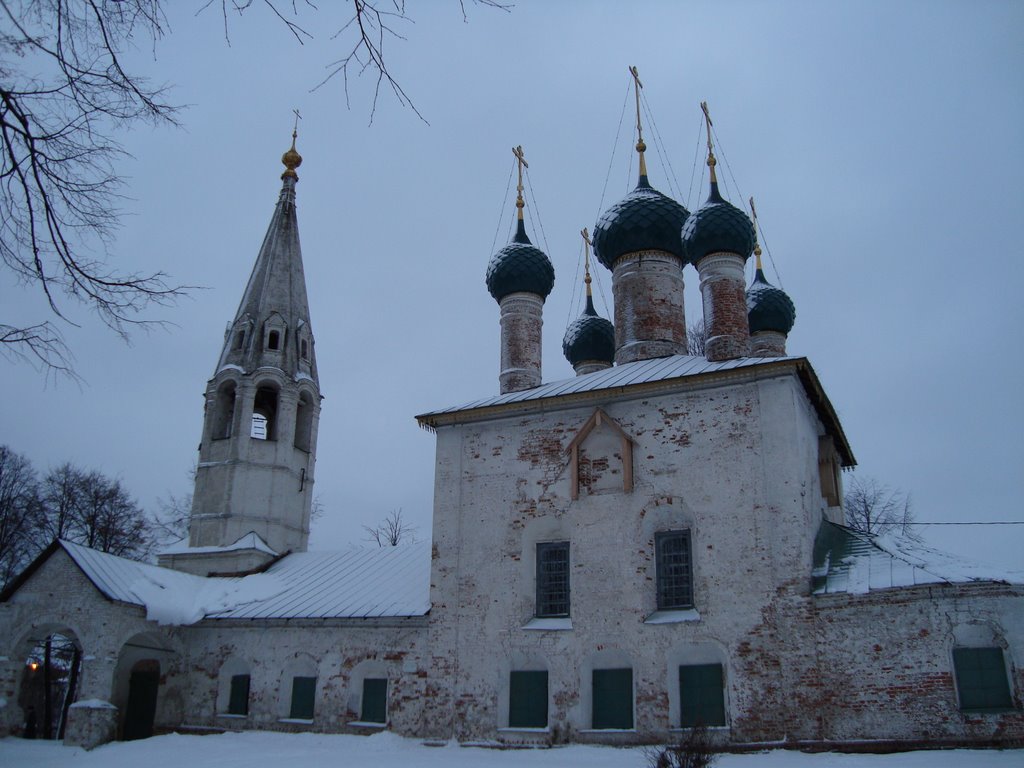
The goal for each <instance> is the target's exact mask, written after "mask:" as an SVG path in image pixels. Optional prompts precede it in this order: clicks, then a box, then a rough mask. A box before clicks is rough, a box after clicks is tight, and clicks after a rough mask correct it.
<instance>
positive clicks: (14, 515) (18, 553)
mask: <svg viewBox="0 0 1024 768" xmlns="http://www.w3.org/2000/svg"><path fill="white" fill-rule="evenodd" d="M37 487H38V485H37V480H36V472H35V469H33V468H32V464H31V462H30V461H29V460H28V459H27V458H26V457H24V456H22V455H21V454H18V453H15V452H14V451H12V450H11V449H10V448H8V447H7V446H6V445H0V589H2V588H3V587H4V586H6V585H7V583H8V582H9V581H10V580H11V578H13V577H14V576H15V575H16V574H17V573H18V572H19V571H20V570H21V569H22V568H24V567H25V566H26V565H27V564H28V562H29V560H31V559H32V557H33V556H34V555H35V549H34V545H33V537H32V535H31V534H32V531H33V530H34V529H35V528H36V526H37V518H38V514H39V496H38V491H37Z"/></svg>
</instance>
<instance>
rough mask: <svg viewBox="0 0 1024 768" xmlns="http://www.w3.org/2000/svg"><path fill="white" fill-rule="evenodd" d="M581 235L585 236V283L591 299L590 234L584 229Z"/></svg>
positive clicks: (588, 296)
mask: <svg viewBox="0 0 1024 768" xmlns="http://www.w3.org/2000/svg"><path fill="white" fill-rule="evenodd" d="M580 234H581V235H583V282H584V283H585V284H586V286H587V298H588V299H589V298H590V297H591V296H592V294H591V291H590V246H591V242H590V233H589V232H587V228H586V227H584V228H583V229H582V230H580Z"/></svg>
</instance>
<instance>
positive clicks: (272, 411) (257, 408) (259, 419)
mask: <svg viewBox="0 0 1024 768" xmlns="http://www.w3.org/2000/svg"><path fill="white" fill-rule="evenodd" d="M280 395H281V388H280V386H279V385H278V384H277V382H275V381H273V380H271V379H266V380H263V381H261V382H259V383H258V384H257V385H256V394H255V395H254V396H253V402H252V426H251V429H250V432H249V436H250V437H251V438H253V439H255V440H268V441H273V440H277V433H278V423H277V422H278V411H279V410H280V399H281V397H280Z"/></svg>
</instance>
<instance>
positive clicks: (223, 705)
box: [216, 656, 252, 718]
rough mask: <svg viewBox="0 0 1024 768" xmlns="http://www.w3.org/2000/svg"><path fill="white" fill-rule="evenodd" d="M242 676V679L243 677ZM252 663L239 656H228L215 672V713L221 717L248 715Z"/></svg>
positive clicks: (243, 716)
mask: <svg viewBox="0 0 1024 768" xmlns="http://www.w3.org/2000/svg"><path fill="white" fill-rule="evenodd" d="M243 678H244V679H243ZM251 679H252V664H251V663H250V662H249V660H248V659H245V658H243V657H241V656H229V657H228V658H227V659H226V660H225V661H224V663H223V664H221V666H220V670H219V671H218V672H217V702H216V713H217V715H219V716H221V717H242V718H245V717H248V716H249V706H250V698H251V691H250V681H251Z"/></svg>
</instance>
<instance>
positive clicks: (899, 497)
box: [843, 475, 917, 538]
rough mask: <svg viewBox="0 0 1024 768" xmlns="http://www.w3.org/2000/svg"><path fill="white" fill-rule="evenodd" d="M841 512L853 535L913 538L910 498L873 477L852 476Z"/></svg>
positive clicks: (908, 495)
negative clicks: (887, 535) (884, 535)
mask: <svg viewBox="0 0 1024 768" xmlns="http://www.w3.org/2000/svg"><path fill="white" fill-rule="evenodd" d="M843 510H844V512H845V515H846V524H847V526H849V527H850V528H853V529H854V530H855V531H860V532H861V533H867V534H870V535H873V536H878V535H882V534H886V533H898V534H901V535H903V536H910V537H912V538H916V537H917V533H916V532H915V531H914V529H913V525H914V513H913V510H912V508H911V504H910V494H909V493H904V492H903V491H900V490H893V489H892V488H890V487H889V486H887V485H883V484H881V483H879V482H878V481H877V480H875V479H874V478H873V477H860V476H857V475H854V477H853V478H852V480H851V481H850V484H849V487H848V489H847V491H846V494H845V495H844V498H843Z"/></svg>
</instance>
